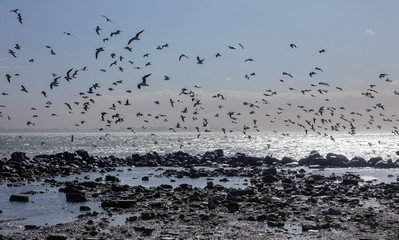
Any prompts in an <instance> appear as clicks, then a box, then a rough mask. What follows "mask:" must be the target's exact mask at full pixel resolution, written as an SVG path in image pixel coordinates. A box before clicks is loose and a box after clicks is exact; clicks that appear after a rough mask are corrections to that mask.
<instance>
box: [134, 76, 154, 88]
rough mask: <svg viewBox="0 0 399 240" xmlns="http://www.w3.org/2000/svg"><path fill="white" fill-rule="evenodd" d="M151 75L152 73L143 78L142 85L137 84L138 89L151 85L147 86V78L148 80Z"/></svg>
mask: <svg viewBox="0 0 399 240" xmlns="http://www.w3.org/2000/svg"><path fill="white" fill-rule="evenodd" d="M151 74H152V73H149V74H147V75H144V76H143V78H142V79H141V80H142V81H141V83H139V84H137V87H138V88H139V89H141V87H144V86H149V85H148V84H147V78H148V77H149V76H150V75H151Z"/></svg>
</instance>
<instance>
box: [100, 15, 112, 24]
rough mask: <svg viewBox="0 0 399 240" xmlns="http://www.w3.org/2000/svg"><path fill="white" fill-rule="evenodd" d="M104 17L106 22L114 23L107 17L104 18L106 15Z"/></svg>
mask: <svg viewBox="0 0 399 240" xmlns="http://www.w3.org/2000/svg"><path fill="white" fill-rule="evenodd" d="M102 16H103V17H104V18H105V20H107V22H110V23H112V21H111V19H109V18H107V17H106V16H104V15H102Z"/></svg>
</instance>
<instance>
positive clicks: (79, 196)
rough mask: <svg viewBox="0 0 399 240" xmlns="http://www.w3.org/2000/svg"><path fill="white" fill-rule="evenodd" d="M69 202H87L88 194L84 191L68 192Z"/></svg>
mask: <svg viewBox="0 0 399 240" xmlns="http://www.w3.org/2000/svg"><path fill="white" fill-rule="evenodd" d="M65 196H66V200H67V202H86V201H87V199H86V196H85V194H84V193H66V194H65Z"/></svg>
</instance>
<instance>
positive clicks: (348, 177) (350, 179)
mask: <svg viewBox="0 0 399 240" xmlns="http://www.w3.org/2000/svg"><path fill="white" fill-rule="evenodd" d="M361 180H362V179H361V178H360V177H359V176H356V175H353V174H345V175H344V176H342V184H343V185H359V182H360V181H361Z"/></svg>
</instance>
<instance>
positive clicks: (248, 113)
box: [0, 0, 399, 132]
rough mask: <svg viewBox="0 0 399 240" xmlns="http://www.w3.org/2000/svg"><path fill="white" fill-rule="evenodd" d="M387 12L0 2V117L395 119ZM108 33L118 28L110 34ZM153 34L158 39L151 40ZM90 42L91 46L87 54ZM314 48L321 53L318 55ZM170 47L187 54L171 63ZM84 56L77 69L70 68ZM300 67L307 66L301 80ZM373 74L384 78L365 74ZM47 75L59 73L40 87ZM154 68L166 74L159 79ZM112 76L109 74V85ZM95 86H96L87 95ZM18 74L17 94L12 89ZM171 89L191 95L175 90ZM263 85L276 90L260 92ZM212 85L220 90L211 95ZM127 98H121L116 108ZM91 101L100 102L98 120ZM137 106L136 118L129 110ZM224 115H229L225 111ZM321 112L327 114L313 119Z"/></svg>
mask: <svg viewBox="0 0 399 240" xmlns="http://www.w3.org/2000/svg"><path fill="white" fill-rule="evenodd" d="M14 9H19V10H18V11H17V13H20V16H21V17H22V18H23V19H22V23H23V24H21V23H20V22H19V21H18V15H17V13H15V12H10V10H14ZM397 9H399V2H398V1H396V0H392V1H375V0H374V1H367V0H356V1H316V0H315V1H295V0H292V1H264V0H256V1H232V0H218V1H183V0H181V1H113V2H110V1H54V0H51V1H50V0H49V1H42V0H39V1H29V0H21V1H11V0H10V1H5V0H2V1H0V11H1V14H0V18H1V20H0V29H1V32H2V37H1V38H0V52H1V54H0V92H1V93H2V95H0V105H1V107H0V112H1V114H0V116H1V117H0V128H5V129H16V128H30V129H50V128H70V129H74V130H76V131H80V130H84V129H91V128H97V129H98V128H103V129H104V130H105V131H107V130H112V129H119V128H124V129H126V128H127V127H132V128H134V129H135V130H136V131H141V130H143V129H144V128H153V127H163V128H166V129H168V128H174V129H175V130H179V129H178V128H176V127H177V126H176V125H179V124H180V126H181V127H182V128H184V127H185V126H186V127H187V128H188V130H192V131H196V129H195V127H199V129H200V131H205V129H209V130H215V129H219V130H220V129H221V128H222V127H224V128H226V129H227V130H228V129H243V127H244V125H246V126H248V127H251V129H248V131H253V129H254V126H255V128H256V126H258V128H260V129H262V130H275V129H278V130H279V131H280V130H281V131H282V132H284V131H287V132H288V131H300V130H302V129H304V128H303V127H301V125H302V126H306V129H308V130H310V128H311V124H309V123H308V122H307V121H309V122H313V124H314V126H313V127H314V128H316V131H320V132H326V131H327V130H325V129H324V128H326V129H329V130H330V129H331V126H335V127H337V126H338V127H339V128H340V127H341V126H345V127H346V128H344V129H343V128H340V130H341V131H342V130H345V131H349V130H348V129H349V127H350V123H352V125H355V126H356V127H357V128H370V129H371V130H378V129H379V128H380V127H381V128H382V129H383V130H386V131H391V130H395V127H396V125H397V122H398V121H397V118H398V117H397V116H396V114H397V113H398V110H399V108H398V107H397V102H398V100H399V96H398V95H396V94H395V93H394V91H399V84H398V83H399V81H398V76H399V68H398V66H399V57H398V56H399V47H398V46H397V44H398V42H399V30H398V28H397V27H396V24H397V23H398V22H399V16H398V14H397ZM103 15H104V16H106V17H108V18H109V19H111V21H112V22H107V21H106V18H105V17H103ZM97 26H99V27H100V28H101V30H100V31H99V33H100V35H97V33H96V31H95V29H96V27H97ZM118 30H120V34H113V36H112V37H111V36H110V34H111V33H113V32H114V33H115V32H117V31H118ZM141 30H144V32H143V33H141V34H140V39H141V40H137V41H133V42H132V43H131V44H130V45H129V47H131V48H132V52H130V51H128V50H127V49H125V47H126V46H127V43H128V41H129V39H131V38H132V37H133V36H135V34H136V33H137V32H139V31H141ZM105 38H108V41H104V40H103V39H105ZM16 44H18V45H19V46H20V50H18V49H15V46H16ZM165 44H168V47H164V48H163V49H162V50H159V49H157V47H158V46H162V45H165ZM240 44H241V45H242V46H243V48H242V47H241V46H240ZM290 44H295V45H296V48H295V47H290ZM46 46H49V47H51V48H48V47H46ZM228 46H233V47H235V48H236V49H230V48H229V47H228ZM100 47H103V48H104V51H102V52H100V53H99V56H98V59H97V60H96V58H95V52H96V49H98V48H100ZM321 49H325V52H322V53H319V50H321ZM9 50H12V51H13V52H15V55H16V57H14V56H12V54H10V53H9ZM51 50H52V51H53V52H54V54H51ZM111 53H115V55H116V56H115V58H112V57H111ZM147 53H148V54H149V56H148V57H143V56H144V55H145V54H147ZM217 53H220V55H221V57H218V58H217V57H216V56H215V55H216V54H217ZM181 54H185V55H186V56H188V58H182V59H181V61H179V56H180V55H181ZM121 56H122V57H123V59H120V57H121ZM197 56H199V57H200V58H201V59H205V60H204V62H203V64H197ZM31 59H33V60H31ZM247 59H253V60H254V61H245V60H247ZM29 60H31V61H29ZM32 61H33V62H32ZM115 61H116V63H114V64H113V65H112V66H111V64H112V63H113V62H115ZM129 61H131V62H132V63H133V64H132V63H129ZM148 62H150V65H148V64H147V63H148ZM146 64H147V66H146ZM85 66H87V71H82V70H81V69H82V68H84V67H85ZM119 67H121V68H122V69H119ZM136 67H139V68H140V69H136ZM316 67H317V68H320V69H321V70H322V71H321V70H316V69H315V68H316ZM69 69H73V70H72V71H71V72H70V75H72V74H73V73H74V72H75V71H76V70H79V71H78V72H77V73H76V75H75V77H74V78H72V79H70V81H69V82H67V81H66V80H65V78H64V77H65V76H66V75H67V71H68V70H69ZM100 69H103V70H105V71H106V72H104V71H101V70H100ZM121 70H123V72H122V71H121ZM283 72H286V73H289V74H291V75H292V76H293V78H291V77H289V76H288V75H283V74H282V73H283ZM311 72H315V73H316V74H315V75H312V77H310V76H309V73H311ZM149 73H151V74H152V75H151V76H149V77H148V78H147V83H148V84H149V86H143V87H142V88H141V89H138V88H137V84H138V83H140V82H141V78H142V77H143V76H144V75H146V74H149ZM251 73H252V75H251ZM381 73H387V74H389V75H387V76H384V77H382V78H379V75H380V74H381ZM6 74H9V75H10V76H11V83H8V81H7V77H6ZM15 74H17V75H18V74H19V76H16V75H15ZM52 74H56V77H57V76H61V78H59V79H58V82H59V86H58V87H54V88H53V89H52V90H51V89H50V83H51V82H52V81H53V79H54V78H55V77H53V75H52ZM164 75H168V76H169V77H170V80H164ZM245 75H248V78H249V79H247V78H246V77H245ZM119 80H123V82H122V83H121V84H116V85H113V83H114V82H116V81H119ZM95 83H98V85H99V86H100V87H99V88H97V89H93V92H94V93H88V91H89V88H90V87H91V86H93V84H95ZM21 85H23V86H24V87H25V88H26V89H27V90H28V91H29V92H28V93H26V92H23V91H21ZM196 85H197V86H196ZM370 85H375V86H373V87H370ZM337 87H338V88H337ZM109 88H113V89H114V90H112V91H109ZM182 88H187V89H188V90H187V93H188V92H189V91H190V90H192V91H193V92H194V93H193V95H192V96H190V94H189V95H185V94H182V95H179V94H180V92H181V89H182ZM341 89H342V90H341ZM126 90H131V93H129V92H126ZM268 90H273V91H275V92H276V93H277V94H274V95H272V96H268V95H270V93H271V92H270V91H268ZM301 90H303V91H304V94H303V93H302V92H301ZM42 91H45V92H46V93H47V94H46V95H47V98H46V97H45V96H44V95H43V94H41V92H42ZM218 93H220V94H222V95H223V97H224V98H225V100H222V98H221V97H217V98H214V97H213V96H215V95H217V94H218ZM96 94H97V95H96ZM100 95H101V96H100ZM219 96H220V95H219ZM371 97H374V98H371ZM127 99H128V100H129V103H131V105H125V103H126V100H127ZM170 99H172V101H173V102H174V107H173V108H172V107H171V104H170ZM48 101H50V102H48ZM118 101H120V103H122V104H120V103H118ZM155 101H159V104H156V103H154V102H155ZM75 102H76V103H75ZM244 102H247V103H248V104H245V105H244V104H243V103H244ZM65 103H68V104H69V105H70V106H71V108H72V111H71V110H70V109H69V108H68V106H67V104H65ZM85 103H86V104H85ZM195 103H197V104H196V106H195V107H194V104H195ZM113 104H114V105H115V107H113ZM84 105H86V106H87V107H88V108H86V110H84V108H83V106H84ZM186 107H187V111H184V109H185V108H186ZM110 108H114V109H110ZM320 108H322V109H323V110H324V111H325V112H324V114H321V113H319V110H320ZM35 109H36V110H35ZM328 109H329V110H328ZM101 112H107V113H108V114H106V115H104V120H105V121H101V120H102V119H101ZM139 112H140V113H142V114H143V116H138V117H137V116H136V115H137V113H139ZM229 112H230V113H231V112H234V114H231V115H230V116H231V117H230V116H229V115H227V113H229ZM118 114H119V115H118ZM148 114H151V115H150V116H149V115H148ZM161 114H163V115H161ZM215 115H216V116H215ZM370 115H372V117H370ZM112 116H114V117H112ZM181 116H183V117H181ZM193 117H194V119H193ZM314 118H315V119H316V120H314ZM322 118H323V119H324V120H327V121H328V120H329V122H328V123H325V124H323V123H322V122H321V121H322V120H321V119H322ZM117 119H120V121H117ZM122 119H123V121H122ZM183 119H184V122H183ZM254 119H255V120H256V121H253V120H254ZM107 120H109V121H110V123H108V122H107ZM324 120H323V121H324ZM82 121H84V122H82ZM116 121H117V123H116ZM28 122H30V123H33V124H34V125H33V124H29V126H28V125H27V123H28ZM255 122H256V124H255ZM337 124H338V125H337ZM106 125H109V126H106ZM378 125H381V126H378ZM377 126H378V127H377Z"/></svg>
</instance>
